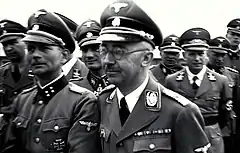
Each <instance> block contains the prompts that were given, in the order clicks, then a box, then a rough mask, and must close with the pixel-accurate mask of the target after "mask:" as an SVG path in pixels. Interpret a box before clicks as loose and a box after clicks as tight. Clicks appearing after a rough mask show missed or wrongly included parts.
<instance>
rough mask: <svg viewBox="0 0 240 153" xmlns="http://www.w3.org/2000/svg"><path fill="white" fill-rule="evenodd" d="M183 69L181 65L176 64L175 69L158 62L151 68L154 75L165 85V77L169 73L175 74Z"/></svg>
mask: <svg viewBox="0 0 240 153" xmlns="http://www.w3.org/2000/svg"><path fill="white" fill-rule="evenodd" d="M181 69H182V67H181V66H176V67H175V68H173V69H170V68H168V67H166V66H165V65H163V64H161V63H160V64H158V65H154V66H152V67H151V68H150V70H151V72H152V74H153V76H154V77H155V78H156V79H157V80H158V82H159V83H160V84H162V85H164V84H165V83H164V82H165V78H166V76H167V75H169V74H173V73H175V72H177V71H180V70H181Z"/></svg>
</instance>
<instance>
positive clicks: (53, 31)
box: [23, 9, 75, 53]
mask: <svg viewBox="0 0 240 153" xmlns="http://www.w3.org/2000/svg"><path fill="white" fill-rule="evenodd" d="M28 29H29V30H28V31H27V36H26V37H25V38H23V41H26V42H40V43H45V44H49V45H59V46H62V47H64V48H67V49H68V50H69V51H70V52H71V53H72V52H73V51H74V50H75V41H74V38H73V36H72V34H71V32H70V30H69V28H68V27H67V25H66V24H65V23H64V21H63V20H62V19H61V18H60V17H59V16H58V15H56V14H55V13H52V12H48V11H46V10H43V9H42V10H39V11H37V12H35V13H34V14H32V15H31V16H30V18H29V19H28Z"/></svg>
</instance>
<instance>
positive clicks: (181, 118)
mask: <svg viewBox="0 0 240 153" xmlns="http://www.w3.org/2000/svg"><path fill="white" fill-rule="evenodd" d="M174 135H175V140H174V143H175V145H176V152H177V153H183V152H184V153H197V152H199V153H205V151H207V150H208V148H209V147H210V143H209V141H208V138H207V136H206V134H205V132H204V120H203V117H202V115H201V113H200V110H199V108H198V107H197V106H196V105H195V104H193V103H190V104H188V105H186V106H185V108H184V109H183V110H182V111H181V112H180V113H179V115H178V119H177V121H176V126H175V129H174Z"/></svg>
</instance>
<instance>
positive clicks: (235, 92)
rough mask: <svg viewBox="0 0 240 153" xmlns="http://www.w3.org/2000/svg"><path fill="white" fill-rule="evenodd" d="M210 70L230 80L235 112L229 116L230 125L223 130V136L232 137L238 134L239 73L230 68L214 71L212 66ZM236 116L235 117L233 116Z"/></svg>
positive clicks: (209, 66)
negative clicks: (233, 134)
mask: <svg viewBox="0 0 240 153" xmlns="http://www.w3.org/2000/svg"><path fill="white" fill-rule="evenodd" d="M207 66H208V68H209V69H211V70H213V71H216V72H217V73H219V74H222V75H224V76H226V77H227V78H228V86H229V88H230V92H231V93H232V97H233V98H232V100H233V110H234V111H232V112H231V113H230V114H229V119H228V120H229V121H228V124H227V125H226V126H225V127H224V128H223V129H222V134H223V136H230V135H231V134H232V133H235V132H236V129H235V128H236V118H235V116H236V114H235V113H237V114H239V110H240V109H239V94H240V93H239V91H240V90H239V72H238V71H237V70H235V69H232V68H230V67H226V66H225V67H222V68H220V69H219V70H214V69H212V66H211V65H209V64H208V65H207ZM233 115H234V116H233ZM237 116H238V115H237Z"/></svg>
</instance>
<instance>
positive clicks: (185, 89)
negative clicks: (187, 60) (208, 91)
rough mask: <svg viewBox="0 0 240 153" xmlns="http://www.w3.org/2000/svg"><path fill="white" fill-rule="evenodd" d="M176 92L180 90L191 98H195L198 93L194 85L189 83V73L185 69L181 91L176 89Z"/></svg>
mask: <svg viewBox="0 0 240 153" xmlns="http://www.w3.org/2000/svg"><path fill="white" fill-rule="evenodd" d="M176 90H180V92H183V93H185V94H186V95H187V96H189V97H195V94H196V93H195V91H194V90H193V89H192V85H191V84H190V81H189V79H188V75H187V71H186V70H185V69H184V78H183V80H182V81H181V82H180V86H179V89H176Z"/></svg>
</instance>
